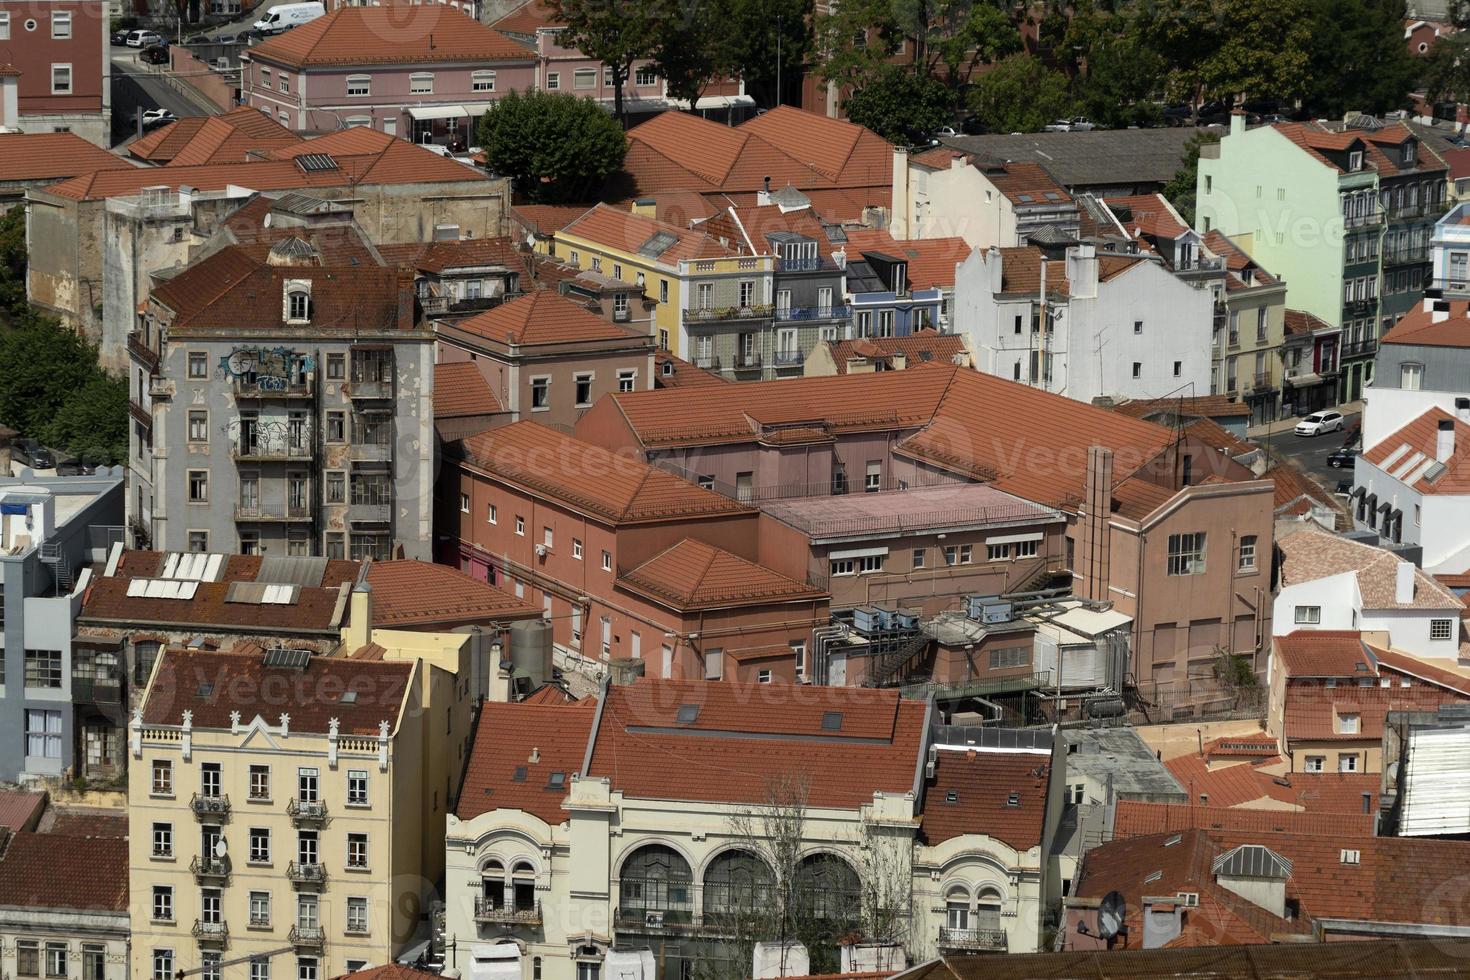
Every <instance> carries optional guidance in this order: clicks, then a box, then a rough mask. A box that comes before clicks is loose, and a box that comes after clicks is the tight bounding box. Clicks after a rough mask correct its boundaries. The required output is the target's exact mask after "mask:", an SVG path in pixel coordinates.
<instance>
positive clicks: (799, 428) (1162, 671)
mask: <svg viewBox="0 0 1470 980" xmlns="http://www.w3.org/2000/svg"><path fill="white" fill-rule="evenodd" d="M1169 278H1170V279H1171V281H1172V277H1169ZM1185 288H1188V287H1185ZM1206 299H1208V295H1207V294H1206ZM1200 356H1201V358H1203V357H1204V353H1203V351H1201V354H1200ZM1017 418H1025V419H1030V420H1033V423H1034V424H1032V425H1029V426H1026V427H1020V428H1018V427H1016V426H1015V425H1014V420H1015V419H1017ZM576 431H577V435H578V437H579V438H581V439H585V440H587V441H589V442H593V443H595V444H597V445H600V446H605V447H607V448H609V449H611V450H613V451H615V452H629V453H636V454H638V455H639V456H640V457H641V458H643V459H648V460H657V465H658V466H659V467H661V468H665V469H668V470H670V471H672V472H677V473H680V474H682V475H683V476H684V478H685V479H687V480H688V481H689V482H691V483H693V482H701V483H704V484H706V485H709V486H712V487H714V488H716V489H721V488H733V496H735V497H736V498H739V499H744V500H750V501H753V502H757V503H760V502H763V501H767V500H781V499H785V498H791V497H806V496H816V497H826V496H829V495H830V496H839V495H841V494H844V493H848V492H856V488H857V487H858V485H859V480H860V479H861V481H862V484H861V485H862V487H863V489H865V490H867V489H869V488H872V489H874V490H876V491H881V490H888V489H906V488H919V487H930V486H937V485H947V484H960V483H984V484H988V485H991V486H993V487H994V488H995V489H997V490H1000V491H1003V492H1005V493H1008V494H1011V495H1013V496H1015V497H1019V498H1021V499H1022V500H1026V501H1029V502H1031V503H1034V504H1041V505H1043V506H1046V507H1051V508H1053V509H1055V510H1058V511H1061V512H1062V513H1063V514H1065V515H1066V517H1067V529H1066V532H1065V535H1066V539H1067V542H1066V544H1065V546H1064V555H1063V561H1064V562H1065V564H1066V567H1067V568H1069V569H1070V571H1071V573H1072V576H1073V582H1074V589H1075V591H1076V593H1077V594H1078V595H1079V596H1081V597H1085V598H1087V599H1091V600H1096V601H1109V602H1113V603H1114V604H1115V607H1116V609H1117V610H1118V611H1119V612H1121V613H1122V614H1123V615H1124V616H1127V617H1131V618H1132V621H1133V622H1132V656H1133V658H1134V676H1135V679H1136V680H1137V682H1138V683H1140V684H1144V683H1151V682H1154V681H1157V682H1158V683H1160V684H1163V683H1166V679H1168V680H1169V681H1172V680H1181V679H1183V678H1184V677H1186V676H1189V675H1190V674H1191V673H1193V672H1198V671H1200V670H1205V669H1207V668H1205V666H1204V665H1205V664H1206V663H1208V662H1210V661H1211V660H1213V659H1214V658H1215V657H1217V656H1218V653H1217V649H1216V648H1217V647H1219V648H1223V649H1225V650H1227V651H1229V652H1231V653H1232V654H1238V655H1241V656H1244V657H1246V658H1248V659H1249V660H1251V661H1252V662H1253V663H1255V664H1256V667H1257V669H1258V670H1259V669H1264V666H1265V664H1264V652H1265V647H1264V643H1265V642H1266V640H1265V638H1266V637H1269V636H1270V617H1271V610H1270V594H1271V588H1270V583H1269V581H1268V577H1269V576H1268V574H1267V572H1268V570H1269V568H1270V565H1269V563H1268V562H1267V561H1266V555H1267V551H1266V549H1267V546H1268V545H1269V543H1270V541H1271V534H1272V521H1271V517H1272V510H1273V499H1274V497H1273V490H1274V487H1273V485H1272V484H1271V483H1270V482H1269V481H1259V480H1256V479H1254V477H1253V475H1252V473H1251V471H1250V470H1249V469H1247V468H1246V467H1244V466H1242V465H1240V464H1238V463H1236V462H1235V461H1234V460H1231V459H1230V458H1229V457H1228V456H1224V455H1222V454H1221V453H1220V452H1218V451H1217V450H1216V449H1214V448H1212V447H1210V446H1209V445H1208V444H1206V443H1205V442H1203V441H1202V440H1200V439H1199V438H1198V437H1196V436H1193V435H1191V434H1189V433H1188V432H1177V431H1175V430H1172V429H1166V428H1163V427H1160V426H1156V425H1153V424H1151V423H1148V422H1143V421H1139V420H1135V419H1132V418H1128V417H1127V416H1125V415H1121V414H1119V413H1116V412H1112V411H1109V410H1107V409H1103V408H1099V407H1094V406H1089V405H1084V404H1082V403H1079V402H1076V401H1072V400H1071V399H1067V398H1059V397H1058V396H1056V395H1054V394H1051V393H1048V392H1044V391H1040V390H1038V389H1036V388H1033V387H1031V386H1029V385H1023V384H1016V383H1014V382H1010V381H1006V380H1003V379H1000V378H996V377H994V376H992V375H988V374H985V373H982V372H979V371H971V370H966V369H962V368H958V367H955V366H953V365H938V364H924V365H920V366H918V367H911V368H909V369H908V370H905V371H883V372H877V373H868V374H850V375H842V376H838V377H830V378H820V377H813V378H804V379H800V380H792V381H784V382H781V383H775V382H762V383H752V384H742V385H737V386H735V387H734V388H733V390H732V389H729V388H727V387H724V386H721V387H712V386H701V387H695V388H683V389H681V388H672V389H665V390H659V391H652V392H640V393H633V394H616V395H612V396H610V397H608V398H605V399H603V401H602V402H600V403H599V404H597V405H595V406H593V408H592V410H591V411H590V412H588V413H587V414H586V415H585V416H583V418H582V420H581V421H580V422H578V424H577V430H576ZM1094 448H1095V449H1096V452H1095V451H1094ZM726 492H732V491H731V490H730V489H727V490H726Z"/></svg>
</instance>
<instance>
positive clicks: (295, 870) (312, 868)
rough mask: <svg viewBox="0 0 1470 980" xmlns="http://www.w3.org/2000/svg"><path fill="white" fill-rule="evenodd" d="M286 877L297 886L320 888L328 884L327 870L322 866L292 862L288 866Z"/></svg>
mask: <svg viewBox="0 0 1470 980" xmlns="http://www.w3.org/2000/svg"><path fill="white" fill-rule="evenodd" d="M286 877H287V878H289V879H291V882H292V883H293V884H295V885H297V886H312V887H316V888H320V887H321V886H322V885H324V884H326V882H327V869H326V868H325V867H324V866H323V865H321V864H319V863H318V864H304V863H302V862H300V861H292V862H291V863H290V864H288V865H286Z"/></svg>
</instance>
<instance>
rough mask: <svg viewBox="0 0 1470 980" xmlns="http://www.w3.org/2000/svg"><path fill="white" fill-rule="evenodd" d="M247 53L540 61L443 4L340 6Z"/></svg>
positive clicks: (372, 60) (292, 59)
mask: <svg viewBox="0 0 1470 980" xmlns="http://www.w3.org/2000/svg"><path fill="white" fill-rule="evenodd" d="M247 54H248V57H249V58H250V59H251V60H253V61H263V62H267V63H269V64H275V65H286V66H288V67H292V68H315V67H321V66H326V65H343V66H350V65H382V64H425V65H429V64H454V63H457V62H472V63H476V64H479V63H484V62H501V61H527V62H529V61H533V60H535V54H534V53H533V52H532V51H531V50H530V49H528V48H526V47H524V46H522V45H520V44H517V43H516V42H515V41H513V40H511V39H510V38H508V37H506V36H505V35H504V34H502V33H500V32H499V31H497V30H493V29H491V28H489V27H486V26H484V25H483V24H481V23H480V22H479V21H477V20H475V19H474V18H472V17H470V16H469V15H468V14H465V13H462V12H460V11H459V10H458V9H456V8H454V7H449V6H445V5H440V4H429V5H424V6H418V5H408V4H390V5H388V6H386V7H338V8H337V9H336V10H333V11H331V12H329V13H328V14H327V15H326V16H325V17H318V18H317V19H316V20H313V21H310V22H309V23H306V24H302V25H301V26H300V27H297V28H293V29H292V30H289V31H287V32H285V33H284V34H278V35H276V36H275V37H272V38H269V39H267V40H265V41H262V42H260V43H259V44H256V45H252V46H251V48H250V49H249V51H248V52H247Z"/></svg>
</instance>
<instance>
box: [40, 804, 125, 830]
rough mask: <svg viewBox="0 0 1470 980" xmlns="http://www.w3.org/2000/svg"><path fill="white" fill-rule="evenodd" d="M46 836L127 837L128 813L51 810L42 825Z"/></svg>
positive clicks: (122, 811) (93, 810) (89, 809)
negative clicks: (47, 818)
mask: <svg viewBox="0 0 1470 980" xmlns="http://www.w3.org/2000/svg"><path fill="white" fill-rule="evenodd" d="M41 826H42V828H43V830H44V832H45V833H48V834H69V835H71V836H74V837H127V836H128V812H127V811H126V810H99V809H92V808H87V809H78V810H59V811H58V810H53V811H51V814H50V816H49V821H45V822H43V823H42V825H41Z"/></svg>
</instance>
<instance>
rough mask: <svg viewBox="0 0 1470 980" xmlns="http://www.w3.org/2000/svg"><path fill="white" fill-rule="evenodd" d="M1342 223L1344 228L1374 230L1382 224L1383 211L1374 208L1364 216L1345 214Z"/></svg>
mask: <svg viewBox="0 0 1470 980" xmlns="http://www.w3.org/2000/svg"><path fill="white" fill-rule="evenodd" d="M1342 223H1343V226H1344V227H1346V228H1374V227H1377V226H1378V225H1381V224H1383V210H1382V209H1381V208H1377V207H1375V208H1373V209H1372V210H1370V211H1368V212H1367V213H1366V214H1345V215H1343V216H1342Z"/></svg>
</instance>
